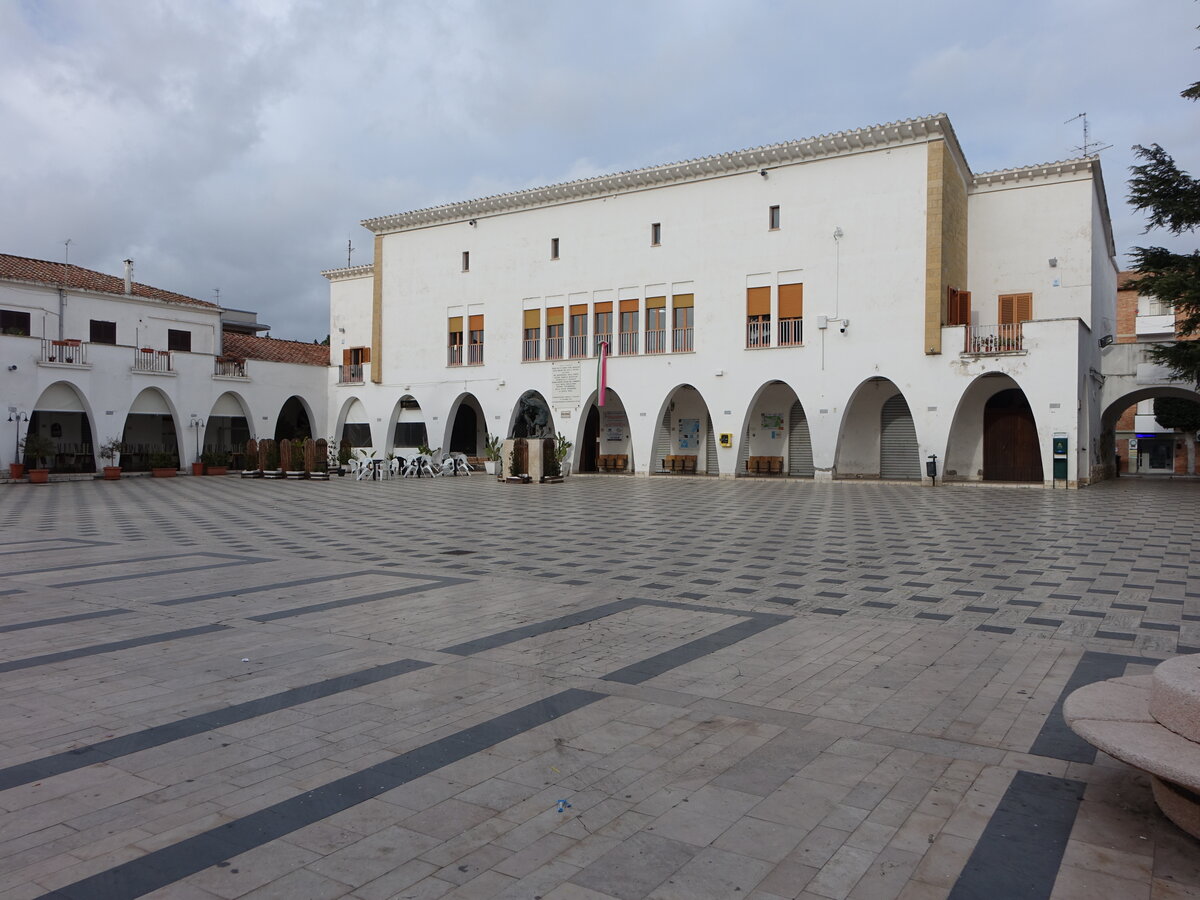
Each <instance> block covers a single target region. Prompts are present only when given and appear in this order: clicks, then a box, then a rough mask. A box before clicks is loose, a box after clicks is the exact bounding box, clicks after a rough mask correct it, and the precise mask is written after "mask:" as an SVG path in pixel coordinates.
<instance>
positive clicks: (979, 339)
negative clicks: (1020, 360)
mask: <svg viewBox="0 0 1200 900" xmlns="http://www.w3.org/2000/svg"><path fill="white" fill-rule="evenodd" d="M966 334H967V338H966V347H965V348H964V350H963V352H964V353H978V354H981V355H985V356H986V355H991V354H997V353H1017V352H1020V351H1021V350H1024V349H1025V345H1024V341H1023V339H1022V335H1021V323H1020V322H1016V323H1014V324H1011V325H970V326H968V327H967V329H966Z"/></svg>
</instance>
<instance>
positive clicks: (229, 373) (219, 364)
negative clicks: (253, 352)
mask: <svg viewBox="0 0 1200 900" xmlns="http://www.w3.org/2000/svg"><path fill="white" fill-rule="evenodd" d="M213 374H214V375H220V376H222V377H224V378H245V377H246V361H245V360H244V359H237V358H236V357H233V356H218V357H216V358H214V359H213Z"/></svg>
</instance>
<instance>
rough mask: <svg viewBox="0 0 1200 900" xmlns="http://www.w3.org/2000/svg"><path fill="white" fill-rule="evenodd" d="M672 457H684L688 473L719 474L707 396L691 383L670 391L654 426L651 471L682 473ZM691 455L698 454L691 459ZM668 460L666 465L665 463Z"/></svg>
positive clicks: (660, 408) (679, 385)
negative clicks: (670, 460) (673, 463)
mask: <svg viewBox="0 0 1200 900" xmlns="http://www.w3.org/2000/svg"><path fill="white" fill-rule="evenodd" d="M668 457H683V458H684V462H683V465H684V466H685V468H684V469H683V470H682V472H683V473H685V474H699V475H719V474H720V463H719V460H718V459H717V437H716V435H715V434H714V433H713V427H712V416H711V415H710V413H709V411H708V403H707V402H706V401H705V399H704V396H703V395H702V394H701V393H700V391H698V390H697V389H696V388H695V387H694V386H693V385H691V384H678V385H676V386H675V387H673V388H672V389H671V390H670V391H668V392H667V396H666V398H665V399H664V400H663V403H662V406H661V407H659V413H658V419H657V420H656V422H655V428H654V450H653V454H652V455H651V457H650V465H649V468H648V471H649V472H650V473H652V474H653V473H656V472H657V473H663V474H667V473H672V472H674V473H675V474H679V473H680V471H681V470H680V469H674V470H673V469H671V467H670V463H669V461H667V458H668ZM687 457H695V460H694V461H693V460H688V459H687ZM664 463H665V464H664Z"/></svg>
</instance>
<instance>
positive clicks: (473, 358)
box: [467, 344, 483, 366]
mask: <svg viewBox="0 0 1200 900" xmlns="http://www.w3.org/2000/svg"><path fill="white" fill-rule="evenodd" d="M467 365H468V366H482V365H483V344H468V345H467Z"/></svg>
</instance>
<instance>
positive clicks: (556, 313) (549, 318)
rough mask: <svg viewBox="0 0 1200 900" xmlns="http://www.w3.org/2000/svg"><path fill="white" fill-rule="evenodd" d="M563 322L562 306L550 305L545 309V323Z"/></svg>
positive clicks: (555, 323) (557, 323) (556, 323)
mask: <svg viewBox="0 0 1200 900" xmlns="http://www.w3.org/2000/svg"><path fill="white" fill-rule="evenodd" d="M562 323H563V308H562V307H561V306H552V307H550V308H549V309H548V310H546V324H547V325H561V324H562Z"/></svg>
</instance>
